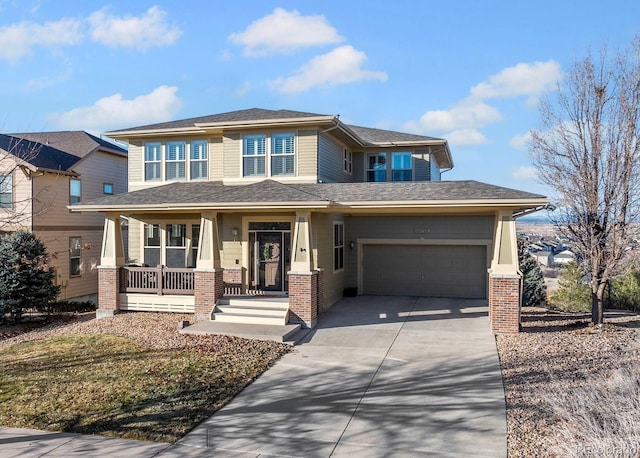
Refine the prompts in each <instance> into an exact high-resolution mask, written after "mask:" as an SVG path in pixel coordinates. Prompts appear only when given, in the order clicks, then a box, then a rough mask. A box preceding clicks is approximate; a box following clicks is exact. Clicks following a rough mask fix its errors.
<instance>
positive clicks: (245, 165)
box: [242, 135, 267, 177]
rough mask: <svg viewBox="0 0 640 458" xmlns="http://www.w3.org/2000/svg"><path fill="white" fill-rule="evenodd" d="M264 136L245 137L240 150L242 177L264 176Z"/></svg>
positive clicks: (265, 153) (265, 140)
mask: <svg viewBox="0 0 640 458" xmlns="http://www.w3.org/2000/svg"><path fill="white" fill-rule="evenodd" d="M266 155H267V136H266V135H245V136H244V138H243V149H242V176H244V177H253V176H265V175H266V170H265V158H266Z"/></svg>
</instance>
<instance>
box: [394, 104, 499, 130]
mask: <svg viewBox="0 0 640 458" xmlns="http://www.w3.org/2000/svg"><path fill="white" fill-rule="evenodd" d="M501 119H502V116H501V115H500V112H499V111H498V110H497V109H496V108H494V107H492V106H490V105H487V104H486V103H482V102H477V103H468V102H467V101H463V102H461V103H459V104H458V105H456V106H454V107H453V108H450V109H448V110H431V111H427V112H426V113H425V114H423V115H422V116H421V117H420V119H419V120H418V121H413V122H409V123H407V128H408V129H409V130H412V131H415V132H434V131H435V132H442V131H445V130H459V129H475V128H478V127H483V126H486V125H487V124H492V123H494V122H498V121H500V120H501Z"/></svg>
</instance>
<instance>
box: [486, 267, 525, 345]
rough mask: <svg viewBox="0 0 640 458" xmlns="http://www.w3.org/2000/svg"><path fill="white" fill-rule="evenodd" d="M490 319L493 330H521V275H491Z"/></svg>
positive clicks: (511, 331) (512, 331)
mask: <svg viewBox="0 0 640 458" xmlns="http://www.w3.org/2000/svg"><path fill="white" fill-rule="evenodd" d="M489 321H490V322H491V331H492V332H495V333H517V332H520V277H518V276H515V275H509V276H491V275H490V276H489Z"/></svg>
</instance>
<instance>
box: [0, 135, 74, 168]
mask: <svg viewBox="0 0 640 458" xmlns="http://www.w3.org/2000/svg"><path fill="white" fill-rule="evenodd" d="M0 149H3V150H4V151H6V152H8V153H10V154H12V155H14V156H15V157H17V158H19V159H22V160H23V161H25V162H28V163H29V164H31V165H33V166H34V167H37V168H41V169H48V170H64V171H67V170H69V169H71V167H73V166H74V165H75V164H76V163H77V162H78V161H79V160H80V159H82V158H81V157H79V156H75V155H73V154H69V153H67V152H65V151H61V150H59V149H57V148H54V147H52V146H49V145H46V144H43V143H39V142H35V141H30V140H26V139H24V138H20V137H14V136H11V135H4V134H0Z"/></svg>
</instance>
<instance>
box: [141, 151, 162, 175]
mask: <svg viewBox="0 0 640 458" xmlns="http://www.w3.org/2000/svg"><path fill="white" fill-rule="evenodd" d="M160 151H161V149H160V143H146V144H145V145H144V179H145V181H151V180H162V175H161V174H160V167H161V165H162V154H161V152H160Z"/></svg>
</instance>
